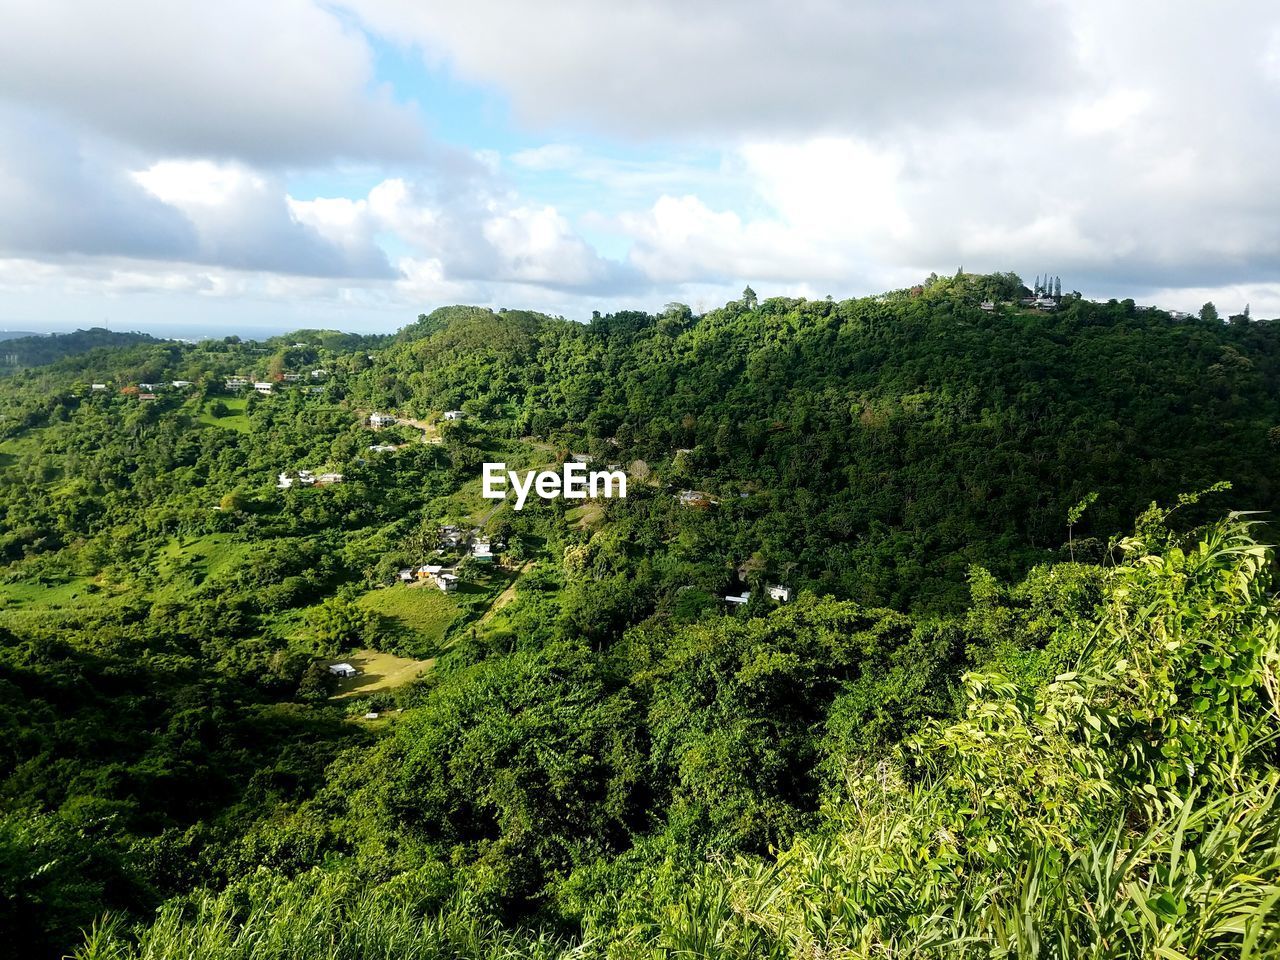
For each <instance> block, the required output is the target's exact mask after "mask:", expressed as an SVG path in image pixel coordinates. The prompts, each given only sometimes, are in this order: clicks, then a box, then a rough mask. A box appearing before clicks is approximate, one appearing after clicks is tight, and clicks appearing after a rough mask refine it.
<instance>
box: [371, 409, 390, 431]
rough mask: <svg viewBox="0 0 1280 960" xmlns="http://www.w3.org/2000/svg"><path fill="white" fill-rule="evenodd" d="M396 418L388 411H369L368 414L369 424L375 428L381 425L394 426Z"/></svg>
mask: <svg viewBox="0 0 1280 960" xmlns="http://www.w3.org/2000/svg"><path fill="white" fill-rule="evenodd" d="M395 425H396V418H395V417H393V416H391V414H389V413H371V414H370V415H369V426H371V427H374V428H375V429H377V428H381V427H394V426H395Z"/></svg>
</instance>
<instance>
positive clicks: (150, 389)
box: [138, 383, 156, 393]
mask: <svg viewBox="0 0 1280 960" xmlns="http://www.w3.org/2000/svg"><path fill="white" fill-rule="evenodd" d="M138 389H139V390H141V391H142V392H143V393H155V392H156V385H155V384H154V383H140V384H138Z"/></svg>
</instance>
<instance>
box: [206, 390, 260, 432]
mask: <svg viewBox="0 0 1280 960" xmlns="http://www.w3.org/2000/svg"><path fill="white" fill-rule="evenodd" d="M217 402H218V401H213V402H210V403H207V404H205V405H204V407H203V408H202V409H201V411H200V422H201V423H203V424H206V425H208V426H211V427H223V428H225V429H227V430H238V431H239V432H240V433H248V432H249V429H250V428H249V418H248V416H246V415H245V408H246V407H247V406H248V404H249V400H248V398H247V397H225V398H223V399H222V404H223V406H225V407H226V408H227V415H226V416H225V417H215V416H214V415H213V405H214V403H217Z"/></svg>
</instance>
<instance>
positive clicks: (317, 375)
mask: <svg viewBox="0 0 1280 960" xmlns="http://www.w3.org/2000/svg"><path fill="white" fill-rule="evenodd" d="M328 375H329V371H328V370H326V369H325V368H324V367H320V368H319V369H316V370H312V371H311V379H312V380H323V379H324V378H325V377H327V376H328Z"/></svg>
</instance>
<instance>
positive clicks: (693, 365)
mask: <svg viewBox="0 0 1280 960" xmlns="http://www.w3.org/2000/svg"><path fill="white" fill-rule="evenodd" d="M936 286H937V288H938V289H936V290H933V289H930V290H928V291H926V292H924V293H923V294H918V295H916V296H914V297H913V296H911V295H910V294H902V295H899V296H897V297H892V298H886V299H866V300H854V301H845V302H842V303H831V302H823V301H817V302H806V301H795V300H782V299H775V300H768V301H765V302H763V303H760V304H759V305H757V306H754V307H751V306H748V305H746V304H744V303H731V304H729V305H727V306H726V307H724V308H723V309H720V310H715V311H712V312H710V313H708V314H706V315H705V316H702V317H693V316H692V315H691V314H690V313H689V311H688V310H687V309H685V308H682V307H678V306H676V307H673V308H671V309H669V310H668V311H667V312H666V313H664V314H662V315H660V316H656V317H653V316H646V315H643V314H622V315H616V316H609V317H604V318H600V319H598V320H597V321H596V322H594V323H592V324H590V325H589V326H581V325H577V324H572V323H566V322H557V321H551V320H538V319H537V318H532V317H530V316H528V315H526V314H496V315H495V314H491V313H489V312H487V311H478V310H474V309H469V308H459V309H452V310H444V311H437V312H436V313H435V314H433V315H432V316H430V317H427V318H424V319H423V320H421V321H420V326H421V328H422V329H423V330H424V331H432V332H431V333H430V334H429V335H426V336H423V337H421V338H416V337H412V336H406V333H409V334H412V332H413V330H414V328H410V331H406V332H405V333H402V334H401V338H402V340H404V341H406V342H402V343H401V344H399V345H397V346H394V347H392V348H390V349H388V350H387V351H386V352H385V353H384V354H383V355H381V356H380V357H379V358H378V362H377V363H376V364H375V366H374V367H373V369H371V370H370V371H369V372H368V373H367V374H366V375H364V376H362V377H360V378H359V379H357V380H355V381H354V382H352V383H351V384H350V386H349V392H350V395H351V397H352V398H353V399H355V400H356V401H357V402H358V403H361V404H367V405H369V406H374V407H389V408H391V409H405V410H413V409H419V408H424V407H425V408H437V409H438V408H447V407H456V406H460V407H462V408H463V409H466V410H468V411H471V412H473V413H475V414H476V415H478V416H479V417H480V418H482V419H483V420H484V421H485V422H486V423H492V424H493V425H494V428H495V429H501V430H505V431H506V432H507V433H508V434H509V435H511V436H520V435H526V434H532V435H537V436H544V437H548V438H551V439H553V440H556V441H558V442H560V443H561V444H563V445H568V446H574V445H577V446H575V449H577V447H578V446H581V447H584V448H586V449H587V450H588V451H589V452H590V453H592V454H594V455H596V456H597V457H598V458H601V459H605V460H614V461H616V460H622V461H631V460H633V459H636V458H641V459H644V460H645V461H646V462H647V463H649V464H651V465H661V467H662V471H661V476H662V480H663V482H665V483H667V484H669V485H672V486H675V487H698V488H705V489H708V490H710V491H712V492H715V493H717V494H723V496H722V497H721V500H722V507H723V509H722V510H721V511H720V515H719V516H718V517H717V518H716V519H715V520H709V521H708V526H712V527H715V528H716V532H717V537H718V544H719V545H720V549H721V550H724V551H726V553H728V554H732V553H733V552H734V551H735V550H736V551H738V552H739V553H743V554H746V555H751V554H755V553H757V552H758V553H759V555H760V556H759V559H760V561H761V562H762V563H763V564H765V565H766V566H767V567H770V568H775V569H788V570H798V571H802V572H803V575H804V576H805V577H806V578H808V579H809V580H811V581H813V582H814V583H815V584H816V585H819V586H820V589H822V590H824V591H831V592H834V593H837V594H839V595H843V596H850V597H855V598H859V599H864V600H875V601H888V602H891V603H894V604H897V605H902V604H909V603H915V602H917V601H921V602H924V603H926V604H928V605H943V606H945V605H946V604H947V603H949V602H956V601H958V600H960V599H961V598H962V597H963V596H964V591H963V589H962V588H961V587H960V585H961V584H962V583H963V580H964V576H965V570H966V568H967V567H968V565H969V564H970V563H972V562H981V563H984V564H989V565H992V566H994V567H995V568H997V569H999V570H1000V571H1001V572H1003V573H1012V572H1014V571H1016V570H1017V569H1020V568H1022V567H1025V565H1026V564H1028V563H1032V562H1035V561H1037V560H1040V559H1043V558H1045V557H1046V556H1050V555H1056V554H1055V551H1057V550H1058V548H1059V547H1060V546H1061V545H1063V544H1064V543H1065V542H1066V540H1067V531H1066V527H1065V520H1064V518H1065V516H1066V513H1067V510H1068V509H1069V508H1070V507H1071V506H1072V505H1073V504H1075V503H1076V502H1078V501H1079V500H1080V499H1082V498H1083V497H1085V496H1086V495H1088V494H1089V493H1091V492H1096V493H1097V494H1098V500H1097V503H1096V505H1095V507H1094V508H1093V510H1092V511H1091V514H1090V516H1089V517H1088V519H1086V520H1085V521H1084V523H1083V525H1082V527H1081V529H1079V530H1077V531H1075V535H1076V536H1077V537H1079V536H1085V537H1088V536H1091V535H1098V536H1100V537H1101V538H1104V539H1105V537H1106V536H1107V535H1108V534H1109V533H1110V532H1111V531H1114V530H1116V529H1120V528H1121V527H1122V526H1123V525H1124V524H1125V523H1126V522H1127V520H1128V518H1131V517H1133V516H1134V515H1136V513H1137V512H1139V511H1140V510H1141V509H1142V508H1143V506H1144V505H1145V504H1146V503H1147V502H1149V501H1150V500H1151V499H1152V498H1166V499H1167V498H1169V497H1171V496H1173V495H1175V494H1176V493H1178V492H1180V491H1183V490H1188V489H1195V488H1199V487H1202V486H1205V485H1207V484H1209V483H1212V482H1214V481H1216V480H1221V479H1229V480H1231V481H1232V482H1233V483H1234V484H1235V489H1236V495H1237V498H1238V500H1237V502H1239V503H1241V504H1242V505H1248V506H1250V507H1256V508H1259V509H1270V508H1272V507H1274V506H1276V505H1277V496H1280V487H1277V481H1278V480H1280V476H1278V475H1277V470H1276V462H1277V459H1276V458H1277V455H1278V454H1280V431H1277V430H1276V428H1277V426H1278V425H1280V393H1278V392H1277V390H1276V388H1275V384H1276V383H1277V382H1280V379H1278V376H1280V331H1278V330H1277V328H1276V327H1275V326H1273V325H1271V324H1267V323H1253V322H1250V323H1245V324H1240V323H1237V324H1222V323H1217V322H1202V321H1200V320H1173V319H1171V318H1170V317H1169V315H1168V314H1165V313H1163V312H1160V311H1138V310H1136V309H1135V308H1134V306H1133V305H1132V304H1131V303H1123V304H1122V303H1112V304H1093V303H1089V302H1085V301H1076V300H1070V299H1068V300H1067V302H1065V303H1064V304H1063V305H1062V306H1061V307H1060V308H1059V309H1058V310H1057V311H1056V312H1053V313H1045V312H1039V311H1022V310H1018V309H1014V308H1012V307H1002V308H1000V309H998V310H997V311H995V312H992V313H987V312H984V311H983V310H981V309H979V307H978V304H977V298H976V297H975V296H961V297H955V296H952V295H951V290H950V285H949V284H947V283H946V282H939V283H938V284H937V285H936ZM615 441H616V445H615ZM679 450H688V451H690V452H688V453H685V454H680V455H678V456H677V453H676V452H677V451H679ZM738 498H743V499H741V500H739V499H738ZM780 517H786V522H784V523H780V522H779V518H780ZM1088 555H1089V556H1097V554H1096V552H1095V553H1090V554H1088ZM744 558H745V557H740V558H739V559H744Z"/></svg>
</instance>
